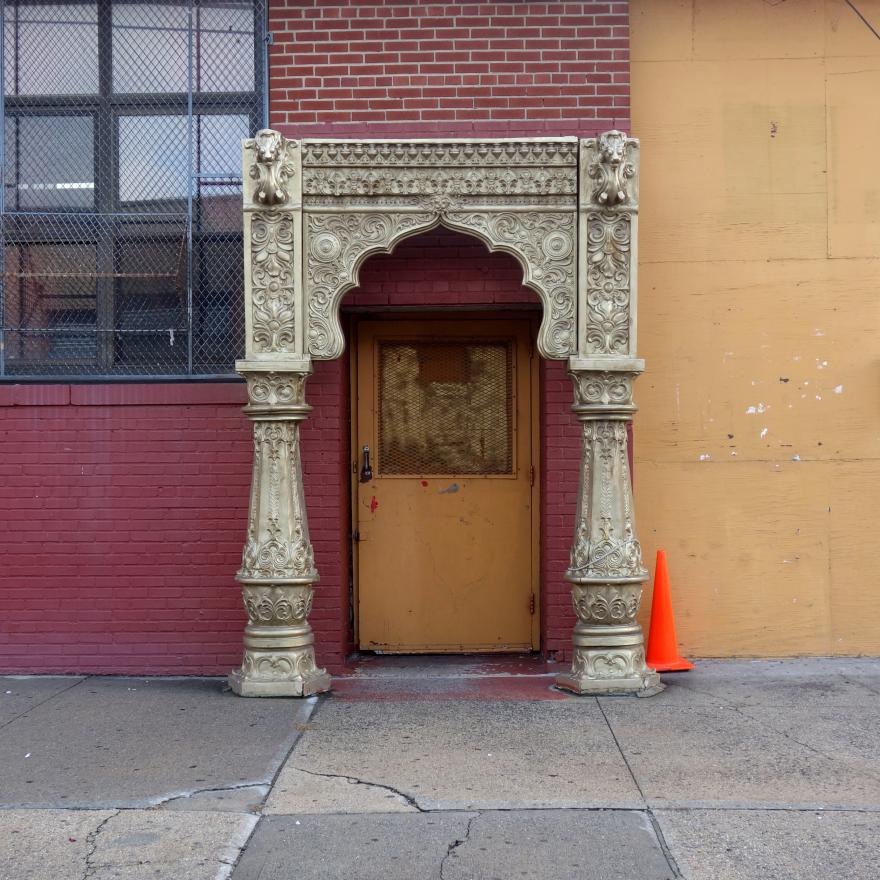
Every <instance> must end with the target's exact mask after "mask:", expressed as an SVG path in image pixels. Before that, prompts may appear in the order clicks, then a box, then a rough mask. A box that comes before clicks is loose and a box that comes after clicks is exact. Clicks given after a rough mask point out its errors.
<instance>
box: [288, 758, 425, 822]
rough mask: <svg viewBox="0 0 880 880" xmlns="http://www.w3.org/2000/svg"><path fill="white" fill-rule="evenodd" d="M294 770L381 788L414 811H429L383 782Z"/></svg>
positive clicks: (340, 774) (409, 796) (295, 767)
mask: <svg viewBox="0 0 880 880" xmlns="http://www.w3.org/2000/svg"><path fill="white" fill-rule="evenodd" d="M293 769H294V770H299V771H300V773H308V774H309V776H323V777H324V778H325V779H344V780H345V781H346V782H349V783H351V784H352V785H366V786H368V787H370V788H381V789H384V790H385V791H390V792H391V793H392V794H394V795H397V797H399V798H401V799H402V800H403V801H405V802H406V803H407V804H409V805H410V806H411V807H413V808H414V809H416V810H418V811H419V812H420V813H428V812H430V810H426V809H424V808H423V807H422V806H420V805H419V802H418V801H417V800H416V799H415V798H414V797H412V795H408V794H407V793H406V792H404V791H401V790H400V789H399V788H394V786H391V785H385V783H383V782H370V781H369V780H368V779H358V777H357V776H346V775H345V774H344V773H319V772H318V771H317V770H306V769H305V768H304V767H297V766H296V765H294V766H293Z"/></svg>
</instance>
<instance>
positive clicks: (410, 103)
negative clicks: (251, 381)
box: [0, 0, 629, 674]
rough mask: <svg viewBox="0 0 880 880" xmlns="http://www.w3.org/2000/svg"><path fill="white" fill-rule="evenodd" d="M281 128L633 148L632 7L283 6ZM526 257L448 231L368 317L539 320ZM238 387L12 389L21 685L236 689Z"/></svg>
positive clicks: (10, 621)
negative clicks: (181, 678)
mask: <svg viewBox="0 0 880 880" xmlns="http://www.w3.org/2000/svg"><path fill="white" fill-rule="evenodd" d="M270 30H271V31H272V34H273V44H272V46H271V50H270V99H271V100H270V111H271V123H272V125H273V126H274V127H276V128H279V129H280V130H281V131H283V132H284V134H286V135H287V136H288V137H305V136H340V137H346V136H349V137H354V136H368V137H442V136H453V137H455V136H458V137H479V136H487V137H502V136H528V135H534V136H538V135H550V134H560V135H561V134H565V135H571V134H576V135H580V136H590V135H593V134H595V133H596V132H598V131H600V130H603V129H606V128H610V127H618V128H628V112H629V85H628V83H629V72H628V68H629V65H628V35H627V34H628V31H627V4H626V3H620V2H616V3H571V2H566V3H529V2H515V3H514V2H509V3H448V4H433V3H426V4H418V3H413V2H411V0H410V2H395V0H386V2H384V3H383V2H358V0H348V2H342V0H338V2H324V0H312V2H308V0H284V2H281V0H271V4H270ZM521 280H522V274H521V270H520V268H519V266H518V265H517V264H516V262H515V261H514V260H513V259H512V258H508V257H505V256H501V255H489V254H487V253H486V251H485V248H484V247H483V246H482V245H481V244H480V243H478V242H476V241H470V240H469V239H467V238H465V237H463V236H459V235H457V234H453V233H448V232H443V231H438V232H435V233H430V234H427V235H424V236H420V237H418V238H415V239H412V240H410V241H407V242H404V243H403V244H402V245H400V247H399V248H398V249H397V252H396V253H395V254H394V255H392V256H390V257H381V258H379V257H374V258H373V259H372V260H370V261H369V262H368V263H367V264H366V265H365V266H364V268H363V271H362V274H361V286H360V288H358V289H357V290H355V291H352V293H350V294H349V295H348V296H347V297H346V300H345V303H344V306H345V308H349V309H350V308H355V307H357V308H358V309H377V310H381V309H383V308H384V309H387V308H393V307H397V306H407V307H410V308H411V307H413V306H416V307H423V308H428V309H430V308H434V309H435V310H436V309H437V308H453V309H454V308H455V307H462V306H467V307H469V308H470V307H474V306H485V307H490V308H499V307H505V306H508V307H509V306H512V305H513V306H518V307H522V306H525V305H526V304H528V305H529V306H531V307H537V297H536V296H535V295H534V294H533V293H532V292H531V291H528V290H526V289H524V288H523V287H522V286H521ZM348 377H349V370H348V361H347V357H346V358H343V359H340V360H339V361H334V362H322V363H318V364H317V365H316V369H315V375H314V376H313V377H312V379H311V380H310V382H309V386H308V398H309V402H310V403H311V404H312V405H313V407H314V411H313V413H312V416H311V418H310V419H309V421H308V422H306V424H305V426H304V428H303V461H304V468H305V472H306V497H307V501H308V512H309V523H310V527H311V532H312V540H313V544H314V546H315V557H316V562H317V566H318V569H319V572H320V574H321V583H320V584H319V586H318V592H317V596H316V601H315V606H314V610H313V614H312V618H311V620H312V625H313V626H314V628H315V632H316V636H317V643H318V659H319V662H320V663H322V664H324V665H327V666H329V667H330V669H331V670H336V669H339V667H340V665H341V664H342V662H343V660H344V657H345V655H346V653H347V652H348V651H349V649H350V648H351V641H350V639H351V633H350V625H349V620H350V612H349V599H348V596H349V574H350V572H349V563H348V531H349V528H350V524H349V516H350V513H349V479H350V476H349V466H350V451H349V413H350V402H349V390H348V389H349V378H348ZM541 398H542V399H541V434H542V474H543V485H542V508H541V516H542V539H541V554H542V584H541V589H542V647H543V648H544V649H545V650H547V651H557V652H558V653H557V657H560V658H561V657H563V656H565V654H566V652H567V650H568V645H569V642H570V634H571V626H572V623H573V616H572V615H571V612H570V608H569V599H568V585H567V584H566V583H565V582H564V581H563V580H562V573H563V571H564V569H565V565H566V562H567V555H568V546H569V543H570V540H571V528H572V517H573V514H574V501H575V494H574V493H575V487H576V485H577V470H578V457H579V441H578V432H577V425H576V422H575V420H574V418H573V417H572V415H571V412H570V410H569V406H570V403H571V388H570V383H569V381H568V379H567V377H566V376H565V373H564V365H563V364H561V363H558V362H547V363H544V364H542V374H541ZM243 400H244V390H243V387H242V385H241V384H239V383H217V384H195V383H184V384H180V385H169V384H160V385H144V384H134V385H38V386H2V385H0V419H2V423H0V554H2V556H0V558H2V560H3V562H2V580H0V671H6V672H24V671H31V672H74V671H77V672H118V673H124V672H129V673H144V674H146V673H165V674H197V673H202V674H209V673H214V674H216V673H224V672H226V671H228V670H229V669H230V668H231V667H232V666H234V665H236V664H237V663H238V661H239V659H240V651H241V631H242V628H243V626H244V614H243V611H242V609H241V605H240V597H239V590H238V587H237V585H236V584H235V582H234V580H233V574H234V572H235V570H236V568H237V567H238V564H239V561H240V553H241V545H242V541H243V535H244V525H245V518H246V505H247V494H248V485H249V481H250V458H251V442H250V434H249V425H248V423H247V421H246V420H245V419H244V417H243V416H242V415H241V413H240V411H239V407H240V405H241V403H242V402H243Z"/></svg>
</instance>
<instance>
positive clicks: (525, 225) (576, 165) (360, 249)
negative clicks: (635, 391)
mask: <svg viewBox="0 0 880 880" xmlns="http://www.w3.org/2000/svg"><path fill="white" fill-rule="evenodd" d="M244 168H245V192H244V235H245V325H246V352H245V359H244V360H242V361H239V362H238V363H237V364H236V369H237V370H238V372H239V373H241V374H242V375H244V376H245V378H246V379H247V383H248V394H249V403H248V405H247V406H246V407H245V409H244V411H245V412H246V413H247V415H248V416H249V418H250V419H251V420H252V421H253V423H254V469H253V483H252V489H251V499H250V511H249V518H248V531H247V541H246V544H245V548H244V554H243V559H242V566H241V569H240V570H239V572H238V575H237V579H238V580H239V582H240V583H241V584H242V589H243V595H244V604H245V608H246V610H247V614H248V621H249V622H248V624H247V627H246V629H245V636H244V644H245V652H244V659H243V662H242V665H241V667H240V668H239V669H237V670H235V671H234V672H233V673H232V674H231V675H230V684H231V686H232V688H233V690H234V691H235V692H236V693H238V694H241V695H244V696H282V695H283V696H307V695H309V694H313V693H318V692H321V691H325V690H327V689H328V688H329V687H330V677H329V676H328V675H327V673H326V672H325V671H324V670H322V669H319V668H318V667H317V666H316V663H315V652H314V636H313V634H312V630H311V627H310V626H309V623H308V616H309V612H310V609H311V604H312V596H313V592H314V584H315V583H316V582H317V581H318V573H317V572H316V570H315V566H314V559H313V555H312V548H311V544H310V542H309V534H308V525H307V521H306V506H305V499H304V495H303V486H302V471H301V465H300V452H299V423H300V422H301V421H302V420H303V419H305V418H306V417H307V415H308V412H309V409H310V408H309V406H308V405H307V404H306V402H305V385H306V379H307V378H308V376H309V374H310V373H311V363H312V360H313V359H319V360H321V359H332V358H336V357H339V355H340V354H341V353H342V350H343V347H344V337H343V334H342V329H341V326H340V323H339V307H340V302H341V300H342V297H343V296H344V294H345V292H346V291H347V290H349V289H351V288H353V287H355V286H356V285H357V281H358V271H359V269H360V266H361V264H362V263H363V262H364V260H365V259H366V258H367V257H369V256H370V255H371V254H374V253H390V252H391V251H393V249H394V247H395V246H396V245H397V244H398V242H400V241H402V240H403V239H404V238H407V237H409V236H411V235H416V234H418V233H420V232H423V231H425V230H427V229H431V228H433V227H435V226H438V225H441V224H442V225H443V226H447V227H449V228H450V229H455V230H459V231H462V232H465V233H468V234H471V235H475V236H476V237H478V238H480V239H481V240H482V241H483V242H485V244H486V245H487V246H488V248H489V249H490V250H500V251H505V252H507V253H510V254H512V255H513V256H514V257H516V259H517V260H518V261H519V263H520V264H521V266H522V267H523V278H524V283H525V284H526V285H527V286H529V287H531V288H532V289H533V290H535V291H536V293H537V294H538V296H539V298H540V300H541V303H542V307H543V320H542V323H541V327H540V330H539V333H538V348H539V351H540V352H541V354H542V355H543V356H544V357H546V358H551V359H557V360H566V361H567V362H568V367H569V373H570V374H571V376H572V379H573V381H574V392H575V394H574V406H573V409H574V412H575V414H576V416H577V418H578V419H579V420H580V421H581V423H582V436H583V458H582V466H581V476H580V494H579V502H578V509H577V516H576V521H575V529H574V541H573V545H572V551H571V563H570V567H569V569H568V571H567V573H566V579H567V580H568V581H570V583H571V584H572V598H573V605H574V610H575V613H576V615H577V624H576V626H575V629H574V637H573V640H574V649H573V661H572V669H571V672H570V673H567V674H565V675H562V676H560V677H559V678H558V679H557V684H558V685H559V686H560V687H563V688H566V689H568V690H571V691H574V692H575V693H580V694H585V693H612V692H621V691H637V692H638V691H646V690H649V689H653V688H656V687H657V686H658V676H657V674H656V673H654V672H652V671H651V670H649V669H648V668H647V667H646V666H645V655H644V640H643V637H642V632H641V628H640V627H639V624H638V623H637V621H636V613H637V611H638V608H639V602H640V598H641V593H642V585H643V583H644V582H645V581H646V580H647V572H646V571H645V569H644V567H643V565H642V560H641V551H640V547H639V543H638V540H637V538H636V534H635V523H634V515H633V499H632V490H631V482H630V474H629V464H628V458H627V423H628V422H629V421H631V420H632V417H633V413H634V412H635V406H634V405H633V402H632V384H633V380H634V379H635V378H636V377H637V376H638V375H639V373H641V371H642V369H643V363H642V361H640V360H638V359H636V357H635V323H636V321H635V318H636V308H635V305H636V303H635V271H636V261H635V241H636V219H637V212H638V142H637V141H636V140H635V139H633V138H628V137H627V136H626V135H625V134H623V133H621V132H618V131H610V132H606V133H605V134H603V135H601V136H600V137H599V138H590V139H586V140H578V139H577V138H533V139H519V140H430V141H340V140H333V141H325V140H304V141H290V140H286V139H285V138H283V137H282V136H281V135H280V134H279V133H277V132H274V131H271V130H264V131H261V132H258V134H257V136H256V137H255V138H254V139H253V140H249V141H246V142H245V145H244Z"/></svg>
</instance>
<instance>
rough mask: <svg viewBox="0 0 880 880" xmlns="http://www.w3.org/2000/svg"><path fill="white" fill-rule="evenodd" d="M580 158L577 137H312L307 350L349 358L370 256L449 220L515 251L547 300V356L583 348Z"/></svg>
mask: <svg viewBox="0 0 880 880" xmlns="http://www.w3.org/2000/svg"><path fill="white" fill-rule="evenodd" d="M578 156H579V153H578V143H577V141H575V140H574V139H559V140H541V139H537V140H523V141H516V140H503V141H436V142H409V143H404V142H400V143H396V142H387V141H365V142H351V141H334V142H328V141H305V142H303V209H304V212H305V214H306V218H307V219H306V224H305V260H306V271H305V286H306V299H307V315H308V331H307V346H308V352H309V353H310V354H311V355H312V356H313V357H316V358H332V357H337V356H338V355H339V354H340V353H341V351H342V345H343V338H342V334H341V330H340V328H339V323H338V317H337V315H338V309H339V305H340V300H341V298H342V295H343V294H344V293H345V291H346V290H347V289H349V288H350V287H352V286H354V285H355V284H356V283H357V270H358V268H359V266H360V263H361V262H362V261H363V258H364V256H366V255H367V254H368V253H374V252H377V251H385V252H388V251H390V250H391V249H393V247H394V245H395V244H396V243H397V242H398V241H399V240H400V239H402V238H404V237H406V236H407V235H411V234H414V233H415V232H418V231H421V230H423V229H428V228H431V227H433V226H436V225H438V224H443V225H445V226H447V227H449V228H452V229H458V230H461V231H463V232H466V233H469V234H474V235H476V236H478V237H479V238H481V239H482V240H483V241H484V242H485V243H486V244H487V245H488V247H489V248H490V249H491V250H503V251H507V252H508V253H511V254H513V255H514V256H516V257H517V259H518V260H519V262H520V263H521V265H522V266H523V269H524V282H525V283H526V284H527V285H528V286H529V287H531V288H533V289H534V290H535V291H536V292H537V293H538V295H539V297H540V298H541V301H542V303H543V305H544V322H543V325H542V329H541V332H540V336H539V340H538V345H539V348H540V350H541V353H542V354H544V355H545V356H546V357H551V358H566V357H568V356H570V355H572V354H575V353H576V351H577V302H576V296H577V283H576V265H577V243H576V239H577V223H576V216H577V194H578Z"/></svg>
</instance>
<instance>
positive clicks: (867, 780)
mask: <svg viewBox="0 0 880 880" xmlns="http://www.w3.org/2000/svg"><path fill="white" fill-rule="evenodd" d="M387 660H388V662H382V661H370V662H369V663H365V664H364V665H363V667H362V668H361V669H359V670H357V671H356V672H355V674H353V675H352V676H350V677H347V678H343V679H339V680H338V682H337V687H336V690H335V693H334V694H333V695H331V696H328V697H323V698H321V699H320V700H319V701H318V700H308V701H294V700H246V699H239V698H235V697H233V696H232V695H231V694H230V693H229V692H228V691H225V687H224V683H223V682H222V681H220V680H218V679H121V678H113V679H110V678H91V677H84V678H82V677H81V678H19V677H7V678H0V878H2V880H7V878H8V880H31V878H33V880H36V878H40V880H42V878H47V880H48V878H52V880H66V878H97V880H109V878H126V880H133V878H138V880H139V878H144V880H147V878H150V880H155V878H169V880H170V878H174V880H183V878H193V880H201V878H206V880H208V878H210V880H214V878H227V877H232V878H234V880H257V878H260V880H287V878H291V877H296V878H302V880H312V878H346V880H348V878H352V880H373V878H376V880H380V878H381V880H397V878H407V880H410V878H442V880H465V878H469V880H484V878H485V880H489V878H500V880H507V878H539V877H540V878H541V880H565V878H579V880H593V878H595V880H600V878H601V880H616V878H619V880H666V878H670V880H671V878H686V880H759V878H760V880H765V878H773V880H783V878H785V880H789V878H790V880H807V878H809V880H814V878H822V880H836V878H840V880H844V878H845V880H863V878H864V880H869V878H870V880H876V878H877V877H878V876H880V762H878V756H880V661H878V660H862V659H852V660H850V659H847V660H809V661H760V662H752V661H725V662H722V661H704V662H702V663H700V664H699V666H698V668H697V669H696V670H695V671H693V672H690V673H687V674H683V675H677V676H666V677H665V680H666V681H667V684H668V685H669V687H668V689H667V690H666V691H665V692H664V693H662V694H660V695H658V696H656V697H653V698H651V699H635V698H621V697H617V698H600V699H595V698H578V697H572V696H566V695H563V694H561V693H559V692H556V691H555V690H552V689H551V688H550V684H551V682H552V677H551V676H550V675H549V674H533V673H534V672H535V668H534V666H529V664H523V665H522V668H520V667H518V666H516V665H513V666H511V665H509V664H508V665H505V664H503V663H497V662H494V661H491V660H489V659H487V660H485V661H474V660H471V661H461V660H455V661H454V660H448V661H436V662H434V661H430V660H427V661H425V660H412V661H409V660H403V659H395V658H387Z"/></svg>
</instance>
